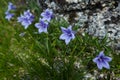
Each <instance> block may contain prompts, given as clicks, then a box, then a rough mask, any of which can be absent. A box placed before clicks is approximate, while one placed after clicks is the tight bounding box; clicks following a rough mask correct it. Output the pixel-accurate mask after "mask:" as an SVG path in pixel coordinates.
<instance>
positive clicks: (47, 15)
mask: <svg viewBox="0 0 120 80" xmlns="http://www.w3.org/2000/svg"><path fill="white" fill-rule="evenodd" d="M41 16H42V17H43V20H47V21H48V22H50V20H51V18H52V17H53V12H52V10H50V9H46V10H45V11H44V12H42V13H41Z"/></svg>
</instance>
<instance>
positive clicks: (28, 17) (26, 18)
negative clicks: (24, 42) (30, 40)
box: [18, 10, 34, 29]
mask: <svg viewBox="0 0 120 80" xmlns="http://www.w3.org/2000/svg"><path fill="white" fill-rule="evenodd" d="M33 21H34V16H33V14H32V13H31V12H30V10H27V11H25V12H24V14H23V15H21V16H20V17H18V22H20V23H21V24H22V25H23V26H24V28H25V29H27V28H28V26H29V25H31V24H32V22H33Z"/></svg>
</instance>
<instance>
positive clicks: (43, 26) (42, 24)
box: [35, 19, 48, 33]
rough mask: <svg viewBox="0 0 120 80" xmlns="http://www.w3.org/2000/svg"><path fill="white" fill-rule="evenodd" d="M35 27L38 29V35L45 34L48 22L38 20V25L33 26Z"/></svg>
mask: <svg viewBox="0 0 120 80" xmlns="http://www.w3.org/2000/svg"><path fill="white" fill-rule="evenodd" d="M35 27H36V28H38V32H39V33H42V32H45V33H47V28H48V22H45V21H44V20H43V19H40V21H39V23H36V24H35Z"/></svg>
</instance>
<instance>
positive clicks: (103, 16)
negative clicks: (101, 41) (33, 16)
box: [38, 0, 120, 50]
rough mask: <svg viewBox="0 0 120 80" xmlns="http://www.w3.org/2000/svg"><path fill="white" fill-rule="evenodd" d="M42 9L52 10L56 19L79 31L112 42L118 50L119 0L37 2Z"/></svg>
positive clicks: (119, 32) (46, 0) (40, 0)
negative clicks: (61, 18) (76, 26)
mask: <svg viewBox="0 0 120 80" xmlns="http://www.w3.org/2000/svg"><path fill="white" fill-rule="evenodd" d="M38 3H39V6H40V7H42V9H46V8H50V9H52V10H53V11H54V12H55V14H56V17H63V18H64V19H65V20H66V21H68V22H69V23H70V24H71V25H73V26H74V25H78V26H79V27H80V30H81V29H83V30H84V32H87V33H89V34H90V35H93V36H98V37H100V38H103V37H104V36H105V35H107V36H108V37H109V39H110V40H113V42H111V43H112V45H113V46H114V48H115V49H117V50H120V0H45V1H43V0H38Z"/></svg>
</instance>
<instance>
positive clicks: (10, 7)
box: [7, 2, 16, 11]
mask: <svg viewBox="0 0 120 80" xmlns="http://www.w3.org/2000/svg"><path fill="white" fill-rule="evenodd" d="M15 9H16V6H15V5H13V3H11V2H9V4H8V10H7V11H10V10H15Z"/></svg>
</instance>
